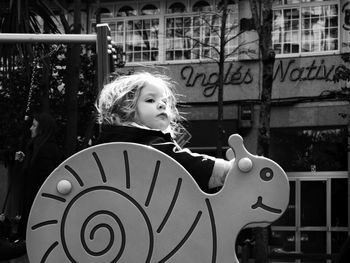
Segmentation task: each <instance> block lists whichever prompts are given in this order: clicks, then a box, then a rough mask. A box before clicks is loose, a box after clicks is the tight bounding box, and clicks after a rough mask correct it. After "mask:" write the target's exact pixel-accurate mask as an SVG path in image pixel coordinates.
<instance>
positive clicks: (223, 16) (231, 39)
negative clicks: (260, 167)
mask: <svg viewBox="0 0 350 263" xmlns="http://www.w3.org/2000/svg"><path fill="white" fill-rule="evenodd" d="M237 2H238V1H237ZM237 2H235V1H232V0H223V1H221V2H219V4H218V5H217V7H216V10H214V11H212V10H206V8H205V7H202V8H201V9H199V10H198V11H199V14H200V26H199V27H198V30H200V28H203V31H202V33H203V35H202V36H200V37H197V36H196V34H195V33H194V35H195V36H191V34H187V33H188V32H184V36H183V37H184V38H186V39H188V40H190V42H191V43H192V45H191V49H192V52H196V50H198V48H199V49H201V52H200V56H201V57H202V58H204V59H208V60H211V61H212V62H214V63H216V64H217V66H218V75H217V86H216V87H215V88H216V89H217V90H218V97H217V101H218V115H217V116H218V117H217V121H218V122H217V125H218V126H217V146H216V148H217V151H216V156H217V157H222V146H223V140H224V136H223V135H224V130H223V119H224V114H223V100H224V82H225V62H227V61H228V60H232V59H233V58H234V57H236V56H237V55H238V50H239V47H240V46H239V45H235V44H234V43H235V42H238V41H237V40H238V37H239V35H240V34H242V33H243V31H240V30H239V24H238V23H236V21H238V20H237V19H236V20H235V18H234V8H235V7H236V4H237ZM180 36H182V34H181V32H180ZM210 38H213V39H217V41H209V39H210ZM229 45H230V46H231V47H233V49H232V50H231V51H227V50H228V47H229ZM209 50H210V52H209ZM214 90H215V89H214Z"/></svg>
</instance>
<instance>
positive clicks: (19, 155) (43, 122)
mask: <svg viewBox="0 0 350 263" xmlns="http://www.w3.org/2000/svg"><path fill="white" fill-rule="evenodd" d="M56 131H57V126H56V122H55V119H54V118H53V117H52V116H51V115H50V114H49V113H40V114H37V115H34V118H33V123H32V126H31V127H30V132H31V139H30V140H29V142H28V144H27V147H26V150H25V153H23V152H22V151H18V152H16V153H15V159H16V160H18V161H20V162H23V169H22V176H23V186H24V189H23V193H24V200H23V202H24V203H23V209H22V214H21V219H20V223H19V231H18V232H19V237H21V238H23V239H25V233H26V225H27V221H28V216H29V212H30V208H31V206H32V203H33V201H34V198H35V196H36V194H37V192H38V191H39V189H40V187H41V185H42V184H43V183H44V181H45V180H46V178H47V177H48V176H49V175H50V173H51V172H52V171H53V170H54V169H55V168H56V167H57V166H58V164H59V163H60V162H61V160H62V159H61V158H62V154H61V150H60V149H59V147H58V145H57V143H56V139H55V134H56Z"/></svg>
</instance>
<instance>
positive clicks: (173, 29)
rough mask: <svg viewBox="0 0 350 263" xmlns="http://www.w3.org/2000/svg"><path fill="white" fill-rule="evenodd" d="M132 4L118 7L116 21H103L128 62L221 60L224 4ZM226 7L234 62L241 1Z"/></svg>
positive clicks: (176, 0)
mask: <svg viewBox="0 0 350 263" xmlns="http://www.w3.org/2000/svg"><path fill="white" fill-rule="evenodd" d="M129 2H130V3H129ZM129 2H128V1H125V3H120V4H119V5H118V4H115V6H113V8H115V19H110V18H106V19H104V21H102V22H103V23H108V24H109V26H110V28H111V35H112V38H113V40H114V42H115V43H116V44H117V46H119V47H121V48H122V49H123V51H124V52H125V54H126V62H128V63H140V62H141V63H143V62H179V61H191V60H209V59H211V58H214V59H217V58H218V57H219V53H218V52H219V51H218V50H219V47H220V25H221V20H220V17H221V15H220V12H222V10H221V9H222V1H216V4H217V6H214V5H213V3H214V1H212V0H210V1H209V0H207V1H203V0H201V1H198V0H191V1H184V0H171V1H169V2H167V3H165V4H164V5H160V1H156V0H153V1H152V0H151V1H147V3H145V2H144V1H141V0H138V1H129ZM186 4H187V5H186ZM161 6H164V10H163V9H161V8H160V7H161ZM227 7H228V16H227V22H226V25H227V28H226V38H227V39H230V40H229V41H227V43H226V45H225V52H226V54H225V55H226V58H229V59H235V58H237V56H238V52H236V51H237V47H238V41H239V38H238V35H239V34H238V33H239V14H238V1H233V0H229V1H228V6H227ZM188 10H190V12H188ZM209 11H210V12H209ZM94 22H95V21H92V24H93V23H94ZM160 30H161V31H160ZM160 36H161V37H160ZM226 58H225V59H226Z"/></svg>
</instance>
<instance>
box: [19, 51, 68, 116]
mask: <svg viewBox="0 0 350 263" xmlns="http://www.w3.org/2000/svg"><path fill="white" fill-rule="evenodd" d="M61 47H62V45H57V47H56V48H54V49H53V50H52V51H50V52H49V53H47V54H46V55H43V56H41V57H35V58H34V59H33V64H32V65H33V66H32V68H33V70H32V75H31V79H30V87H29V92H28V99H27V106H26V110H25V115H24V120H25V121H27V120H28V119H29V111H30V106H31V103H32V96H33V90H34V88H35V87H36V86H37V85H36V83H35V76H36V74H37V72H38V68H39V61H42V60H44V59H45V58H49V57H51V55H52V54H54V53H56V52H57V51H58V50H59V49H60V48H61Z"/></svg>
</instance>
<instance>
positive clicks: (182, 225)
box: [27, 134, 289, 263]
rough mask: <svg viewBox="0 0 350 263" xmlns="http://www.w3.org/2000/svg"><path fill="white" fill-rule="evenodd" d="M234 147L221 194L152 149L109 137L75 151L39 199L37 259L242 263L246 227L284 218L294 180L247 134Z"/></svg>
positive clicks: (32, 244)
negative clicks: (248, 144) (240, 241)
mask: <svg viewBox="0 0 350 263" xmlns="http://www.w3.org/2000/svg"><path fill="white" fill-rule="evenodd" d="M229 145H230V146H231V148H232V150H233V152H234V155H235V160H234V165H233V167H232V169H231V170H230V172H229V174H228V176H227V178H226V182H225V185H224V186H223V188H222V189H221V190H220V191H219V192H218V193H216V194H206V193H204V192H202V191H201V190H200V188H199V187H198V186H197V184H196V183H195V181H194V180H193V179H192V177H191V176H190V175H189V174H188V172H187V171H186V170H185V169H184V168H183V167H182V166H181V165H180V164H178V163H177V162H176V161H174V160H173V159H172V158H170V157H168V156H167V155H165V154H163V153H162V152H160V151H158V150H156V149H154V148H151V147H149V146H144V145H139V144H133V143H107V144H101V145H97V146H94V147H91V148H88V149H85V150H83V151H81V152H79V153H77V154H75V155H73V156H72V157H70V158H69V159H67V160H66V161H64V162H63V163H62V164H60V165H59V167H57V168H56V169H55V170H54V171H53V172H52V174H51V175H50V176H49V177H48V178H47V180H46V181H45V183H44V184H43V185H42V187H41V189H40V190H39V192H38V194H37V196H36V199H35V201H34V203H33V206H32V209H31V213H30V217H29V222H28V227H27V250H28V257H29V260H30V262H33V263H36V262H50V263H56V262H57V263H62V262H79V263H86V262H127V263H130V262H132V263H138V262H146V263H147V262H178V263H183V262H186V263H190V262H196V263H204V262H210V263H215V262H217V263H228V262H230V263H231V262H237V263H238V260H237V257H236V254H235V249H234V245H235V240H236V237H237V235H238V233H239V231H240V230H241V229H242V228H245V227H249V226H266V225H268V224H270V223H272V222H273V221H275V220H277V219H278V218H279V217H280V216H281V215H282V214H283V212H284V211H285V209H286V207H287V205H288V199H289V183H288V179H287V176H286V174H285V172H284V171H283V170H282V168H281V167H280V166H279V165H278V164H276V163H275V162H273V161H271V160H269V159H267V158H264V157H259V156H255V155H252V154H250V153H249V152H247V150H246V149H245V147H244V145H243V139H242V138H241V137H240V136H239V135H236V134H235V135H232V136H231V137H230V138H229ZM231 156H232V154H231Z"/></svg>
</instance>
